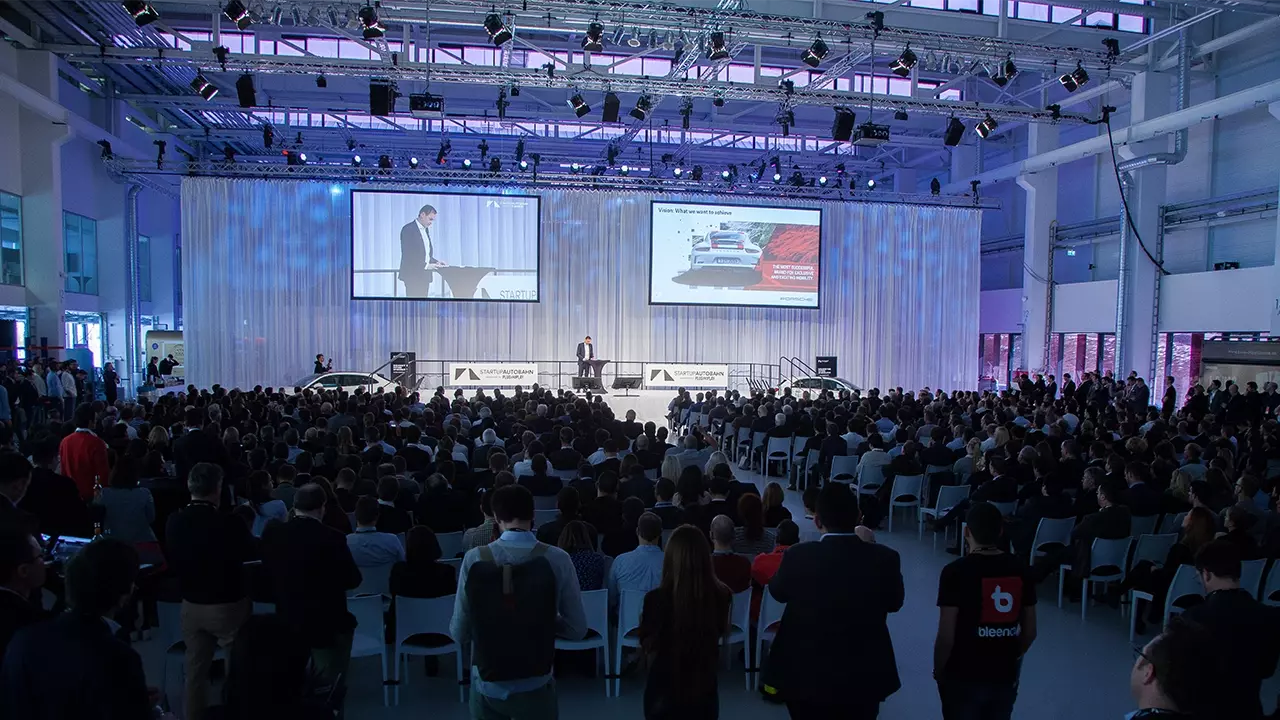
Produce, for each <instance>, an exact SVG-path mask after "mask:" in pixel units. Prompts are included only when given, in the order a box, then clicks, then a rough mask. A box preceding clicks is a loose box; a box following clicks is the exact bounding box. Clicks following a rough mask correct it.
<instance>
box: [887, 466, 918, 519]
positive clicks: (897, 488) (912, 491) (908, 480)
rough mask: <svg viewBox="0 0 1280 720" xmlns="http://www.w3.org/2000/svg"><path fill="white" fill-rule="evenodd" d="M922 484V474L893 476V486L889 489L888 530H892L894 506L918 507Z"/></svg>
mask: <svg viewBox="0 0 1280 720" xmlns="http://www.w3.org/2000/svg"><path fill="white" fill-rule="evenodd" d="M923 485H924V476H923V475H898V476H896V477H894V478H893V487H892V488H891V489H890V490H889V532H893V511H894V509H895V508H918V507H920V488H921V486H923ZM906 498H910V499H909V500H908V499H906Z"/></svg>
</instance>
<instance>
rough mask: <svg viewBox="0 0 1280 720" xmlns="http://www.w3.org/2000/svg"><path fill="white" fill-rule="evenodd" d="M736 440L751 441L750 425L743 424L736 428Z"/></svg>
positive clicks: (740, 441)
mask: <svg viewBox="0 0 1280 720" xmlns="http://www.w3.org/2000/svg"><path fill="white" fill-rule="evenodd" d="M738 442H739V443H746V442H751V426H750V425H743V426H742V427H740V428H738Z"/></svg>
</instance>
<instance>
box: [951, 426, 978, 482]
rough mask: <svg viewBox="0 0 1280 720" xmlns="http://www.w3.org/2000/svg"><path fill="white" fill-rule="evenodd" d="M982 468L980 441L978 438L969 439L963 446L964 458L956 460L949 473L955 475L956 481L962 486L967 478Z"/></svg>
mask: <svg viewBox="0 0 1280 720" xmlns="http://www.w3.org/2000/svg"><path fill="white" fill-rule="evenodd" d="M981 467H982V441H981V440H979V439H978V438H971V439H970V440H969V442H967V443H965V446H964V457H962V458H960V459H959V460H956V462H955V464H954V465H952V466H951V472H953V473H955V476H956V481H957V482H959V483H960V484H961V485H963V484H964V483H965V482H966V481H967V480H968V479H969V476H970V475H972V474H974V473H975V472H977V471H978V470H979V469H980V468H981Z"/></svg>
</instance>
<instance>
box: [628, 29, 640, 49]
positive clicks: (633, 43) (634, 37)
mask: <svg viewBox="0 0 1280 720" xmlns="http://www.w3.org/2000/svg"><path fill="white" fill-rule="evenodd" d="M627 47H633V48H638V47H640V28H632V29H631V37H629V38H627Z"/></svg>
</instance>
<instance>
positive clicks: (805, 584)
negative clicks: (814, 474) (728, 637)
mask: <svg viewBox="0 0 1280 720" xmlns="http://www.w3.org/2000/svg"><path fill="white" fill-rule="evenodd" d="M858 520H859V513H858V499H857V498H856V497H855V496H854V494H853V493H852V492H851V491H850V490H849V488H848V487H846V486H845V485H841V484H834V483H833V484H829V485H826V486H825V487H823V488H822V490H821V491H820V494H819V495H818V512H817V515H815V516H814V524H815V525H816V526H817V527H818V530H819V531H820V532H822V539H821V540H820V541H819V542H814V543H800V544H799V545H793V546H791V549H789V550H787V552H786V554H785V555H783V558H782V564H781V565H779V566H778V572H777V573H776V574H774V576H773V579H772V580H771V581H769V592H770V593H772V594H773V597H774V599H776V600H777V601H778V602H780V603H786V610H785V611H784V612H783V615H782V622H781V624H780V625H779V627H778V634H777V637H776V639H775V640H774V642H773V644H772V645H771V646H770V648H769V658H768V662H767V663H766V665H765V667H764V684H765V686H766V692H769V691H770V689H772V692H773V693H775V694H780V695H781V696H782V698H783V699H784V700H785V702H786V704H787V712H788V713H790V715H791V717H792V719H793V720H808V719H809V718H814V719H815V720H819V719H821V720H828V719H829V718H843V719H845V720H874V719H875V717H876V716H877V715H879V714H880V703H882V702H884V699H885V698H887V697H889V696H890V695H892V694H893V693H895V692H897V690H898V688H900V687H901V686H902V683H901V682H900V681H899V679H898V666H897V661H896V660H895V659H894V655H893V640H892V639H891V638H890V637H889V627H888V615H889V613H892V612H897V611H898V610H900V609H902V600H903V593H904V590H903V584H902V565H901V563H902V561H901V559H900V558H899V557H898V553H897V552H895V551H893V550H891V549H889V548H887V547H885V546H883V545H877V544H875V543H872V542H867V541H865V540H863V539H862V537H861V536H860V535H863V534H867V531H866V529H865V528H860V526H859V524H858ZM835 568H840V571H839V572H835V571H834V569H835ZM851 647H856V648H858V652H849V651H848V649H849V648H851ZM851 680H853V682H851Z"/></svg>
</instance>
